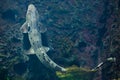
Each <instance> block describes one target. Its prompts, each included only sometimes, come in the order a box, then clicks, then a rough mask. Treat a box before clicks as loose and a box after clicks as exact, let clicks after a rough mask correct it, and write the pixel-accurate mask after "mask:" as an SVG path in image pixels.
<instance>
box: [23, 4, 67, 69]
mask: <svg viewBox="0 0 120 80" xmlns="http://www.w3.org/2000/svg"><path fill="white" fill-rule="evenodd" d="M21 31H22V33H28V37H29V42H30V44H31V48H30V50H29V51H30V53H29V54H35V55H36V56H37V57H38V59H39V60H40V61H41V62H42V64H44V65H45V66H46V67H49V68H53V69H55V70H58V71H66V69H65V68H63V67H61V66H59V65H58V64H56V63H55V62H54V61H53V60H52V59H50V57H49V56H48V55H47V54H46V53H47V52H48V51H49V47H45V46H43V45H42V39H41V33H42V32H44V31H41V30H40V26H39V14H38V11H37V9H36V7H35V6H34V5H33V4H30V5H29V6H28V10H27V13H26V21H25V23H24V24H23V25H22V26H21Z"/></svg>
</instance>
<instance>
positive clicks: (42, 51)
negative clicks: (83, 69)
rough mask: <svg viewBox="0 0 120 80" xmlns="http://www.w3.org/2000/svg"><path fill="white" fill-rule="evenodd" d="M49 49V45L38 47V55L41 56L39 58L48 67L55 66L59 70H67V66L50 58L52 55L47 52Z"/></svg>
mask: <svg viewBox="0 0 120 80" xmlns="http://www.w3.org/2000/svg"><path fill="white" fill-rule="evenodd" d="M48 51H49V47H41V48H39V49H37V51H36V55H37V57H38V58H39V60H40V61H41V62H42V63H43V64H44V65H45V66H47V67H50V68H53V69H55V70H58V71H66V69H65V68H63V67H61V66H59V65H58V64H56V63H55V62H54V61H53V60H51V59H50V57H49V56H48V55H47V54H46V52H48Z"/></svg>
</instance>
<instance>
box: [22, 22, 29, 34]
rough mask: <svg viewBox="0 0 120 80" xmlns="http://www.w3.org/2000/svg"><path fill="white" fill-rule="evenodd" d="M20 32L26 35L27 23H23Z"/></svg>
mask: <svg viewBox="0 0 120 80" xmlns="http://www.w3.org/2000/svg"><path fill="white" fill-rule="evenodd" d="M20 30H21V31H22V33H28V24H27V22H25V23H24V24H23V25H22V26H21V28H20Z"/></svg>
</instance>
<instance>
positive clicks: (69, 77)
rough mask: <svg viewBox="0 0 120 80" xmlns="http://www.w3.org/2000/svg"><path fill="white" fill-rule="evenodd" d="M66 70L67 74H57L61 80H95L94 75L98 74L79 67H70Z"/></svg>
mask: <svg viewBox="0 0 120 80" xmlns="http://www.w3.org/2000/svg"><path fill="white" fill-rule="evenodd" d="M66 69H67V71H66V72H59V71H57V72H56V74H57V76H58V77H59V78H60V80H93V77H94V74H95V72H96V71H92V70H90V69H87V68H82V67H77V66H72V67H68V68H66Z"/></svg>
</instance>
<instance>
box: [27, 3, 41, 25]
mask: <svg viewBox="0 0 120 80" xmlns="http://www.w3.org/2000/svg"><path fill="white" fill-rule="evenodd" d="M38 18H39V15H38V11H37V9H36V7H35V6H34V5H33V4H30V5H29V6H28V10H27V14H26V20H27V21H28V25H30V24H31V22H36V21H37V20H38Z"/></svg>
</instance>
